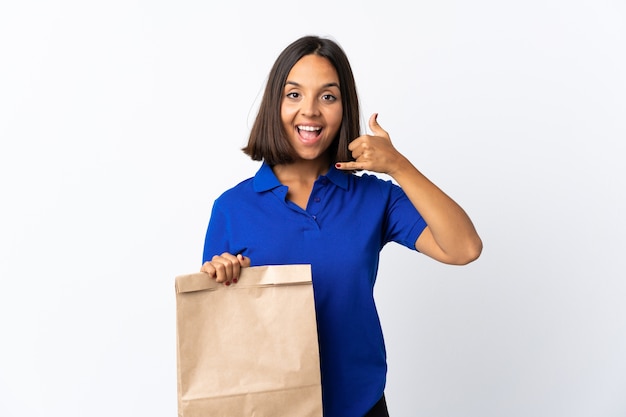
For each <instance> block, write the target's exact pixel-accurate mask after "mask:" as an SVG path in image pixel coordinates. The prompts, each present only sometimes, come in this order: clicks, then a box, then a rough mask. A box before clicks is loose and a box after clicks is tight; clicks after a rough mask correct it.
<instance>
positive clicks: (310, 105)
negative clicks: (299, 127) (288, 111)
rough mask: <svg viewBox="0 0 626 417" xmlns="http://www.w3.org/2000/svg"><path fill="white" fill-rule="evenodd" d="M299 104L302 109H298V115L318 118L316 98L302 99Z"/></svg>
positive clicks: (318, 111) (318, 110)
mask: <svg viewBox="0 0 626 417" xmlns="http://www.w3.org/2000/svg"><path fill="white" fill-rule="evenodd" d="M301 103H302V107H301V108H300V113H301V114H302V115H303V116H308V117H313V116H319V114H320V109H319V103H318V101H317V98H316V97H310V98H304V99H303V100H302V102H301Z"/></svg>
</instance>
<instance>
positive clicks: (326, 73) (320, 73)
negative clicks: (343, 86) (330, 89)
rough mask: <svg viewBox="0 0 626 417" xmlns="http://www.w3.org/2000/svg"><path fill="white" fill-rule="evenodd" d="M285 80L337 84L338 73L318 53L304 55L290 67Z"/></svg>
mask: <svg viewBox="0 0 626 417" xmlns="http://www.w3.org/2000/svg"><path fill="white" fill-rule="evenodd" d="M287 81H288V82H290V81H291V82H296V83H298V84H306V83H311V84H317V83H320V84H329V83H335V84H338V83H339V75H338V74H337V70H336V69H335V67H334V66H333V64H332V63H331V62H330V61H329V60H328V59H327V58H324V57H322V56H319V55H305V56H303V57H302V58H300V59H299V60H298V61H297V62H296V63H295V64H294V66H293V67H291V71H289V75H287Z"/></svg>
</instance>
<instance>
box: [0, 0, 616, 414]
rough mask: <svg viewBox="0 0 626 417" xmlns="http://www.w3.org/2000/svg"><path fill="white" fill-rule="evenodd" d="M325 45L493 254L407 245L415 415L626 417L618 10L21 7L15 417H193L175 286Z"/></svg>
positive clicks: (394, 268) (14, 180) (396, 333)
mask: <svg viewBox="0 0 626 417" xmlns="http://www.w3.org/2000/svg"><path fill="white" fill-rule="evenodd" d="M219 3H225V4H220V5H217V4H219ZM310 33H313V34H319V35H325V36H326V35H328V36H331V37H333V38H334V39H336V40H337V41H338V42H339V43H340V44H341V45H342V46H343V47H344V48H345V50H346V52H347V53H348V56H349V57H350V59H351V61H352V64H353V66H354V71H355V76H356V79H357V83H358V88H359V92H360V95H361V100H362V108H363V116H362V119H363V121H364V122H365V121H366V120H367V116H369V114H370V113H372V112H379V113H380V117H379V121H380V123H381V125H382V126H383V127H384V128H385V129H387V130H388V131H389V132H390V134H391V137H392V140H393V141H394V143H395V144H396V146H397V148H399V149H400V150H401V151H403V152H404V153H405V154H406V155H407V156H409V157H410V158H411V160H412V161H413V162H414V163H415V165H416V166H417V167H418V168H420V169H421V170H422V171H423V172H424V173H425V174H426V175H427V176H429V177H430V178H431V179H432V180H433V181H434V182H435V183H437V184H438V185H440V186H441V187H442V188H443V189H444V190H445V191H446V192H448V193H449V194H450V195H451V196H452V197H453V198H455V199H456V200H457V201H458V202H459V203H460V204H461V205H462V206H463V207H464V208H465V209H466V210H467V211H468V213H469V214H470V216H471V217H472V219H473V220H474V222H475V224H476V226H477V228H478V231H479V232H480V234H481V236H482V238H483V240H484V245H485V249H484V252H483V255H482V257H481V258H480V259H479V260H478V261H476V262H475V263H474V264H471V265H469V266H466V267H450V266H445V265H441V264H437V263H435V262H434V261H432V260H429V259H427V258H425V257H422V256H413V254H412V253H411V252H409V251H407V250H406V249H403V248H400V247H397V246H389V247H387V248H386V249H385V250H384V251H383V254H382V261H381V269H380V274H379V281H378V286H377V297H378V305H379V310H380V315H381V319H382V321H383V326H384V330H385V336H386V340H387V347H388V354H389V366H390V370H389V380H388V388H387V396H388V402H389V408H390V411H391V414H392V416H393V417H414V416H429V417H456V416H458V417H503V416H506V417H528V416H533V417H554V416H568V417H620V416H624V415H626V396H625V395H624V393H625V392H626V354H625V353H626V303H625V302H624V300H625V299H626V283H625V280H624V278H625V274H624V271H625V269H626V265H625V261H624V259H625V257H624V254H623V252H624V248H625V245H624V235H625V232H626V227H625V222H624V214H623V213H624V210H625V209H626V207H625V206H626V198H625V196H624V189H625V184H624V182H625V181H624V177H625V175H624V174H626V172H625V171H626V169H625V168H624V156H625V145H624V143H625V139H626V121H625V120H626V117H625V116H626V99H625V97H626V4H624V2H622V1H617V0H615V1H610V0H606V1H597V0H586V1H582V0H574V1H565V0H542V1H538V0H530V1H508V2H501V1H494V0H492V1H489V0H478V1H473V2H464V1H453V0H443V1H438V2H432V1H417V2H409V3H407V2H405V1H399V0H387V1H384V2H375V1H369V0H366V1H354V2H337V1H329V0H322V1H318V2H293V1H277V0H270V1H267V2H256V1H230V2H204V1H198V0H189V1H176V2H174V1H147V0H145V1H138V0H124V1H122V0H113V1H107V2H83V1H70V0H59V1H55V2H45V1H32V0H30V1H19V2H18V1H12V2H3V3H2V5H0V62H1V64H0V139H1V148H0V193H1V194H0V195H1V203H0V211H1V215H0V251H1V255H0V256H1V260H0V279H1V289H0V335H1V337H2V342H1V344H0V415H2V416H66V417H67V416H86V415H87V416H94V417H95V416H107V417H108V416H112V415H115V416H133V417H134V416H173V415H175V414H176V374H175V370H176V369H175V339H174V338H175V322H174V320H175V305H174V301H175V300H174V287H173V279H174V277H175V276H176V275H178V274H182V273H188V272H193V271H196V270H197V269H198V268H199V266H200V265H199V263H200V260H201V250H202V244H203V237H204V232H205V227H206V224H207V222H208V218H209V211H210V208H211V204H212V201H213V199H214V198H215V197H217V195H218V194H220V193H221V192H222V191H223V190H224V189H226V188H228V187H230V186H232V185H234V184H235V183H236V182H238V181H240V180H242V179H244V178H247V177H248V176H250V175H252V174H253V173H254V172H255V171H256V169H257V164H256V163H253V162H251V161H249V160H247V158H246V157H245V155H243V153H241V152H240V151H239V148H240V147H241V146H242V145H243V144H244V143H245V140H246V137H247V132H248V129H249V127H250V125H251V123H252V119H253V117H254V110H255V108H256V107H255V106H256V105H257V103H258V100H259V98H260V94H261V92H262V89H263V86H264V82H265V78H266V76H267V73H268V71H269V68H270V66H271V64H272V63H273V61H274V59H275V58H276V56H277V54H278V53H279V52H280V51H281V50H282V49H283V47H285V46H286V45H287V44H288V43H289V42H291V41H292V40H294V39H295V38H296V37H299V36H301V35H305V34H310Z"/></svg>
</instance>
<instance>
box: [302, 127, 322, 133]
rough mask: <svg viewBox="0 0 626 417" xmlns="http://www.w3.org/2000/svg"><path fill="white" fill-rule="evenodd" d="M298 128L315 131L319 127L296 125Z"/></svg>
mask: <svg viewBox="0 0 626 417" xmlns="http://www.w3.org/2000/svg"><path fill="white" fill-rule="evenodd" d="M298 129H300V130H308V131H309V132H315V131H316V130H320V129H321V127H314V126H298Z"/></svg>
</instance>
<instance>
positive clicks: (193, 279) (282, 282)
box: [176, 265, 322, 417]
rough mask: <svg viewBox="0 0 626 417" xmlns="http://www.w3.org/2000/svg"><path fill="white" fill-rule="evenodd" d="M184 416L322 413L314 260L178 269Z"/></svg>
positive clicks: (293, 416)
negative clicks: (229, 271)
mask: <svg viewBox="0 0 626 417" xmlns="http://www.w3.org/2000/svg"><path fill="white" fill-rule="evenodd" d="M176 337H177V346H176V347H177V368H178V415H179V416H180V417H282V416H284V417H320V416H322V398H321V396H322V394H321V383H320V368H319V350H318V340H317V327H316V321H315V305H314V303H313V287H312V283H311V268H310V265H276V266H256V267H249V268H243V269H242V272H241V277H240V279H239V282H238V283H237V284H233V285H230V286H225V285H223V284H218V283H216V282H215V280H213V279H212V278H210V277H209V276H208V275H207V274H205V273H200V272H199V273H193V274H188V275H180V276H177V277H176Z"/></svg>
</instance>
